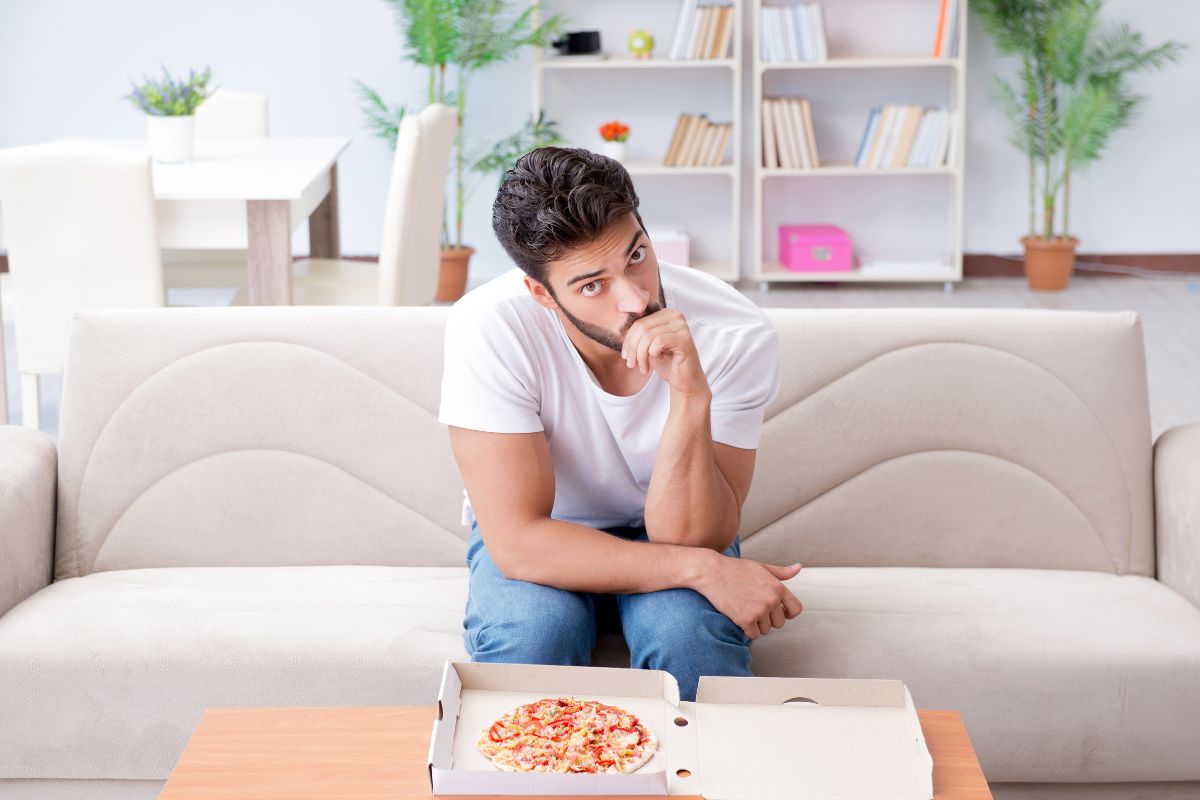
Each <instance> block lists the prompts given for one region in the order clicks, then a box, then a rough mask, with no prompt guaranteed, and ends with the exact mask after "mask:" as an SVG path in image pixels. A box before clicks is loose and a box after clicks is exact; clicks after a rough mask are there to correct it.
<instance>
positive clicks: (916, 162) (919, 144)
mask: <svg viewBox="0 0 1200 800" xmlns="http://www.w3.org/2000/svg"><path fill="white" fill-rule="evenodd" d="M936 118H937V109H933V108H930V109H926V110H925V113H923V114H922V115H921V121H920V123H918V124H917V133H916V136H914V137H913V142H912V147H911V148H909V151H908V158H907V159H905V162H904V166H906V167H923V166H925V151H926V148H927V146H928V142H929V131H930V130H932V129H933V126H934V125H935V124H936Z"/></svg>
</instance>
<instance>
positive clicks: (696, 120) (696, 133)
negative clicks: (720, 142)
mask: <svg viewBox="0 0 1200 800" xmlns="http://www.w3.org/2000/svg"><path fill="white" fill-rule="evenodd" d="M707 127H708V115H707V114H699V115H697V116H695V117H693V119H692V125H691V128H690V129H689V130H688V133H687V138H686V139H684V144H683V154H682V155H681V156H680V158H679V166H681V167H690V166H692V164H694V163H695V160H696V154H697V153H698V152H699V150H700V140H701V139H702V138H703V137H704V131H705V129H706V128H707Z"/></svg>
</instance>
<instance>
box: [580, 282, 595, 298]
mask: <svg viewBox="0 0 1200 800" xmlns="http://www.w3.org/2000/svg"><path fill="white" fill-rule="evenodd" d="M579 293H580V294H582V295H583V296H584V297H595V296H596V295H597V294H599V293H600V281H592V282H591V283H585V284H584V285H583V286H581V287H579Z"/></svg>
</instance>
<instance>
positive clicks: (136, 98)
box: [125, 66, 215, 117]
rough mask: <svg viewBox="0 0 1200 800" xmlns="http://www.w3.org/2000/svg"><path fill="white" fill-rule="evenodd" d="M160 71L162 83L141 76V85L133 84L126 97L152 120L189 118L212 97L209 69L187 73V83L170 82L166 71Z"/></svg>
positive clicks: (179, 80)
mask: <svg viewBox="0 0 1200 800" xmlns="http://www.w3.org/2000/svg"><path fill="white" fill-rule="evenodd" d="M162 71H163V76H162V80H155V79H153V78H148V77H146V76H143V77H142V83H141V84H140V85H139V84H136V83H135V84H133V91H131V92H130V93H129V94H127V95H126V96H125V98H126V99H128V100H130V101H132V102H133V104H134V105H135V106H137V107H138V108H140V109H141V110H142V111H144V112H146V113H147V114H149V115H150V116H152V117H186V116H189V115H191V114H194V113H196V108H197V107H198V106H199V105H200V104H201V103H203V102H204V101H205V100H206V99H207V98H208V96H209V95H210V94H212V90H211V89H209V88H208V85H209V83H211V82H212V68H211V67H207V66H206V67H205V68H204V69H203V70H202V71H200V72H197V71H196V70H194V69H190V70H188V76H187V79H186V80H184V79H178V80H177V79H175V78H172V77H171V74H170V73H169V72H167V68H166V67H163V68H162ZM214 88H215V87H214Z"/></svg>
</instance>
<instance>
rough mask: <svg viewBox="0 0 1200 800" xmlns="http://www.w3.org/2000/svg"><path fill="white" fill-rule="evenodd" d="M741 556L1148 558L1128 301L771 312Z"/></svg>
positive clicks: (1019, 560)
mask: <svg viewBox="0 0 1200 800" xmlns="http://www.w3.org/2000/svg"><path fill="white" fill-rule="evenodd" d="M768 313H769V314H770V316H771V318H772V320H773V321H774V323H775V325H776V327H777V328H778V329H779V331H780V341H781V351H782V367H783V379H782V387H781V389H780V392H779V395H778V396H777V397H776V399H775V401H774V402H773V403H771V405H770V407H769V408H768V409H767V413H766V422H765V424H764V427H763V433H762V440H761V444H760V447H759V451H758V459H757V462H756V468H755V475H754V482H753V484H752V486H751V490H750V495H749V497H748V498H747V500H746V505H745V508H744V510H743V515H742V529H741V534H742V537H743V541H744V545H743V548H742V553H743V555H746V556H749V557H752V558H759V559H763V560H770V561H774V562H776V563H781V564H791V563H794V562H801V563H804V564H807V565H812V566H832V565H837V566H868V565H870V566H954V567H1034V568H1058V569H1085V570H1099V571H1103V572H1116V573H1137V574H1141V575H1151V574H1153V570H1154V541H1153V506H1152V489H1151V480H1152V475H1151V469H1152V468H1151V434H1150V414H1149V408H1148V402H1149V399H1148V392H1147V387H1146V367H1145V358H1144V350H1143V343H1142V331H1141V323H1140V322H1139V320H1138V318H1137V316H1136V315H1134V314H1132V313H1089V312H1076V311H1039V310H993V309H872V310H863V309H857V310H856V309H821V310H817V309H804V310H799V309H778V310H770V311H769V312H768Z"/></svg>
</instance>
